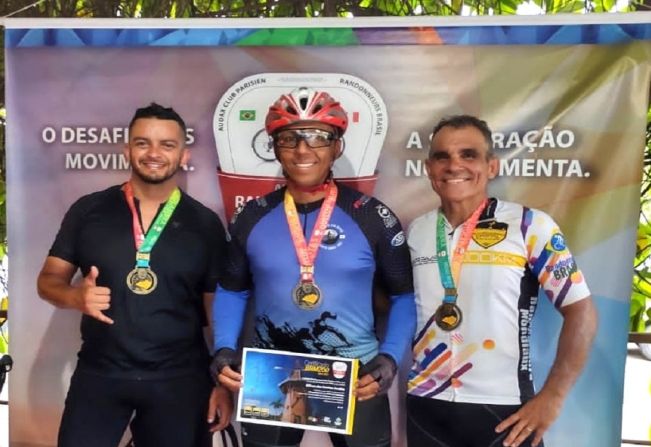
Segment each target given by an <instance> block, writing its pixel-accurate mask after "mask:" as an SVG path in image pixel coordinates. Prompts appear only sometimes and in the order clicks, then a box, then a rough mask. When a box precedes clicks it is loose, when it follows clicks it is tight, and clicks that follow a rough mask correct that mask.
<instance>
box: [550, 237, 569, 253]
mask: <svg viewBox="0 0 651 447" xmlns="http://www.w3.org/2000/svg"><path fill="white" fill-rule="evenodd" d="M549 243H550V244H551V246H552V250H554V251H563V250H565V248H566V246H565V238H564V237H563V235H562V234H561V233H555V234H554V235H552V238H551V239H550V240H549Z"/></svg>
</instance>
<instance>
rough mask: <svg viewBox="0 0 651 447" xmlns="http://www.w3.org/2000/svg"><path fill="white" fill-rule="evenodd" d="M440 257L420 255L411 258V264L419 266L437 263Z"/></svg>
mask: <svg viewBox="0 0 651 447" xmlns="http://www.w3.org/2000/svg"><path fill="white" fill-rule="evenodd" d="M438 262H439V259H438V258H437V257H436V256H419V257H417V258H413V259H412V260H411V266H412V267H417V266H419V265H427V264H436V263H438Z"/></svg>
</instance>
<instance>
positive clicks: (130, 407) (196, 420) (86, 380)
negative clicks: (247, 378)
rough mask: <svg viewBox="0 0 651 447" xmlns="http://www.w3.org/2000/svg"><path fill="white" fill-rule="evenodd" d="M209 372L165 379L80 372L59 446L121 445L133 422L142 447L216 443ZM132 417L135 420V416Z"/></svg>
mask: <svg viewBox="0 0 651 447" xmlns="http://www.w3.org/2000/svg"><path fill="white" fill-rule="evenodd" d="M212 387H213V384H212V382H211V380H210V377H209V375H208V374H207V371H206V372H205V373H199V372H198V373H196V374H191V375H185V376H182V377H175V378H172V379H164V380H126V379H115V378H108V377H102V376H98V375H94V374H89V373H84V372H81V371H79V370H77V371H75V373H74V374H73V376H72V379H71V381H70V388H69V390H68V395H67V397H66V406H65V410H64V412H63V417H62V419H61V427H60V428H59V441H58V447H88V446H93V447H117V445H118V444H119V442H120V439H121V438H122V436H123V434H124V431H125V430H126V428H127V426H128V425H129V422H131V425H130V427H131V432H132V434H133V439H134V443H135V445H136V446H137V447H204V446H210V445H212V437H211V434H210V432H209V429H208V423H207V421H206V415H207V413H208V399H209V397H210V392H211V390H212ZM132 417H133V420H132Z"/></svg>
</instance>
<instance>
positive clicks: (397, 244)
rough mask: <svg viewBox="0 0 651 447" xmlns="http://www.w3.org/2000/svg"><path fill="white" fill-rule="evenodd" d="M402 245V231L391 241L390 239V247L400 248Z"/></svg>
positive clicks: (403, 240)
mask: <svg viewBox="0 0 651 447" xmlns="http://www.w3.org/2000/svg"><path fill="white" fill-rule="evenodd" d="M404 243H405V233H404V231H400V232H399V233H398V234H396V235H395V236H393V239H391V245H393V246H394V247H400V246H401V245H402V244H404Z"/></svg>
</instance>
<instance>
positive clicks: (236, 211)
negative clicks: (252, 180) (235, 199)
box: [231, 203, 246, 225]
mask: <svg viewBox="0 0 651 447" xmlns="http://www.w3.org/2000/svg"><path fill="white" fill-rule="evenodd" d="M244 205H246V204H245V203H240V204H239V205H238V207H237V208H235V212H234V213H233V217H231V225H232V224H234V223H235V222H236V221H237V216H239V215H240V213H241V212H242V210H243V209H244Z"/></svg>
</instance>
